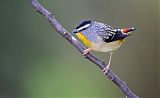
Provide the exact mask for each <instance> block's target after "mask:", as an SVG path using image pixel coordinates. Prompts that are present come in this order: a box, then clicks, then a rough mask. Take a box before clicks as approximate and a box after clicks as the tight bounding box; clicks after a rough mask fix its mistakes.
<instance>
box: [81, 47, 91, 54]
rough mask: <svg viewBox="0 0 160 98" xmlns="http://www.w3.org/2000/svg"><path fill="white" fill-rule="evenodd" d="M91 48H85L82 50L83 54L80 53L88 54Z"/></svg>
mask: <svg viewBox="0 0 160 98" xmlns="http://www.w3.org/2000/svg"><path fill="white" fill-rule="evenodd" d="M91 50H92V49H91V48H88V49H85V50H84V51H83V54H82V55H83V56H84V55H86V54H88V53H89V52H90V51H91Z"/></svg>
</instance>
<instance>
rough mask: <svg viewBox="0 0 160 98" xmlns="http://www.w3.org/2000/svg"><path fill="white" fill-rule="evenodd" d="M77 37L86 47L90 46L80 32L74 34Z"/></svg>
mask: <svg viewBox="0 0 160 98" xmlns="http://www.w3.org/2000/svg"><path fill="white" fill-rule="evenodd" d="M76 35H77V37H78V38H79V39H80V40H82V42H83V43H84V44H85V45H86V46H90V45H91V42H90V41H89V40H88V39H87V38H86V37H85V36H84V35H83V34H81V33H80V32H77V33H76Z"/></svg>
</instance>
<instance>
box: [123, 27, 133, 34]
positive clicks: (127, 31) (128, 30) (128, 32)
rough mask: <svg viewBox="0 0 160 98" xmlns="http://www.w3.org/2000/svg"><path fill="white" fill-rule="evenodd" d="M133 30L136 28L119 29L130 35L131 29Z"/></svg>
mask: <svg viewBox="0 0 160 98" xmlns="http://www.w3.org/2000/svg"><path fill="white" fill-rule="evenodd" d="M134 30H136V29H135V28H133V27H132V28H124V29H121V31H122V32H123V33H126V34H128V35H131V34H132V33H131V31H134Z"/></svg>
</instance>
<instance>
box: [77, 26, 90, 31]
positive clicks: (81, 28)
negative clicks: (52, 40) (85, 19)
mask: <svg viewBox="0 0 160 98" xmlns="http://www.w3.org/2000/svg"><path fill="white" fill-rule="evenodd" d="M89 26H90V24H86V25H84V26H83V27H80V28H78V29H77V31H80V30H83V29H84V28H87V27H89Z"/></svg>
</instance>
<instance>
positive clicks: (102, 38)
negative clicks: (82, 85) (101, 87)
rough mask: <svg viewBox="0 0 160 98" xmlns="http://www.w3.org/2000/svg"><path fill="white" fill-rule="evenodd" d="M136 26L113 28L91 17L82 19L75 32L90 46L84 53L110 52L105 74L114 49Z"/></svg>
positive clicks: (104, 70)
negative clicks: (92, 51)
mask: <svg viewBox="0 0 160 98" xmlns="http://www.w3.org/2000/svg"><path fill="white" fill-rule="evenodd" d="M134 30H135V28H133V27H132V28H124V29H119V28H112V27H111V26H109V25H107V24H104V23H100V22H96V21H92V20H91V19H85V20H81V21H80V22H79V23H78V25H77V26H76V27H75V29H74V30H73V33H75V34H76V35H77V37H78V38H79V39H80V40H82V42H83V43H84V44H85V45H86V46H87V47H88V48H87V49H86V50H84V51H83V55H86V54H87V53H89V52H90V51H91V50H94V51H98V52H110V57H109V62H108V65H107V66H106V67H105V68H104V69H103V72H104V74H106V73H107V71H108V69H109V67H110V63H111V59H112V54H113V51H115V50H117V49H118V48H119V47H120V46H121V45H122V43H123V42H124V39H125V38H126V37H127V36H129V35H131V31H134Z"/></svg>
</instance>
